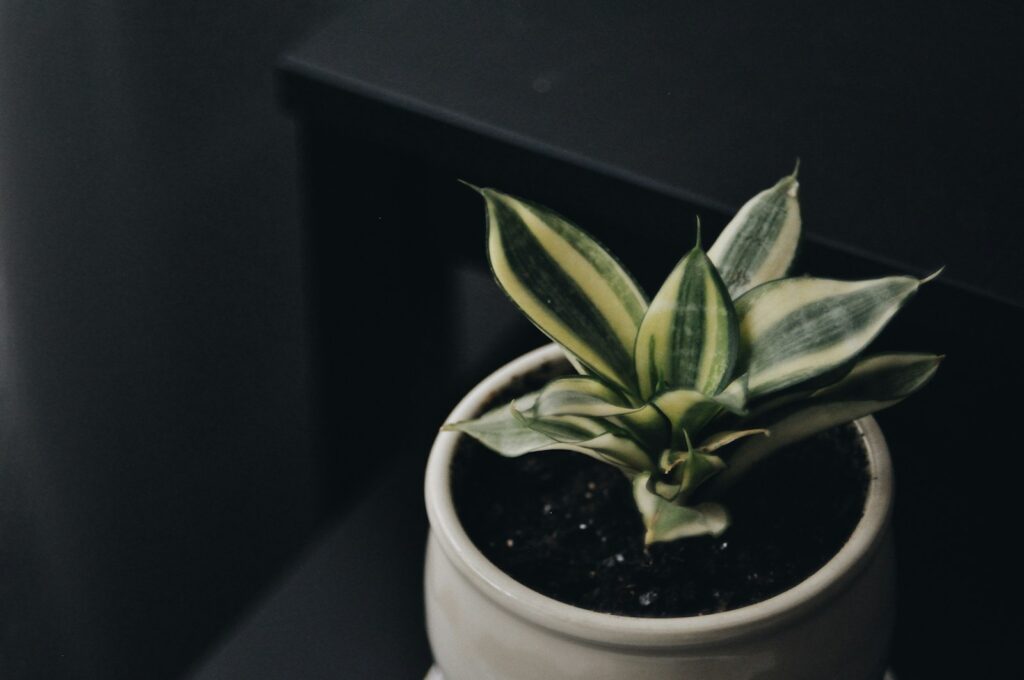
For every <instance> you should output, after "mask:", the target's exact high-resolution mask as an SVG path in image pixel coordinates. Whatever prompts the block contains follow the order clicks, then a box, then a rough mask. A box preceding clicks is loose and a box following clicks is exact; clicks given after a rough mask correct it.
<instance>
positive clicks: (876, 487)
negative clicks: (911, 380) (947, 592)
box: [425, 345, 893, 680]
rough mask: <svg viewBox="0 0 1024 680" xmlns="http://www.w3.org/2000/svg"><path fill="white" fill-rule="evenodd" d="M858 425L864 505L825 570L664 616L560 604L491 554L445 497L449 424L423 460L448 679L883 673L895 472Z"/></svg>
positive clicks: (870, 423) (534, 359)
mask: <svg viewBox="0 0 1024 680" xmlns="http://www.w3.org/2000/svg"><path fill="white" fill-rule="evenodd" d="M560 362H564V359H563V358H562V355H561V352H560V350H559V349H558V348H557V347H556V346H554V345H548V346H546V347H542V348H540V349H538V350H535V351H533V352H530V353H529V354H526V355H524V356H522V357H520V358H518V359H516V360H515V361H513V362H511V363H509V364H507V365H506V366H504V367H502V368H501V369H499V370H498V371H497V372H495V373H494V374H492V375H491V376H489V377H488V378H487V379H486V380H484V381H483V382H481V383H480V384H479V385H477V387H476V388H474V389H473V390H472V391H471V392H470V393H469V394H468V395H467V396H466V398H465V399H463V400H462V402H460V403H459V405H458V406H457V407H456V408H455V410H454V411H453V412H452V414H451V417H450V420H465V419H467V418H471V417H474V416H476V415H478V414H479V413H480V412H481V411H482V409H483V408H484V407H485V406H486V405H487V404H488V402H489V401H490V400H491V398H492V397H493V395H495V394H496V393H497V392H499V391H501V390H502V389H503V388H504V387H505V386H507V385H508V383H509V380H510V379H511V378H513V377H514V376H517V375H522V374H525V373H528V372H531V371H535V370H539V369H541V368H542V367H544V366H545V365H558V364H559V363H560ZM856 426H857V429H858V431H859V432H860V435H861V436H862V437H863V438H864V442H865V444H866V446H867V452H868V460H869V466H870V473H871V481H870V484H869V488H868V495H867V501H866V507H865V509H864V515H863V517H862V518H861V520H860V522H859V523H858V524H857V527H856V528H855V530H854V532H853V534H852V535H851V536H850V539H849V540H848V541H847V543H846V544H845V545H844V546H843V547H842V549H841V550H840V551H839V552H838V553H837V554H836V555H835V556H834V557H833V558H832V559H831V560H830V561H829V562H828V563H827V564H825V566H823V567H822V568H821V569H819V570H818V571H817V572H815V573H814V574H812V575H811V576H810V577H808V578H807V579H806V580H805V581H803V582H802V583H800V584H799V585H797V586H795V587H793V588H791V589H790V590H787V591H785V592H783V593H781V594H779V595H776V596H775V597H772V598H770V599H768V600H765V601H763V602H759V603H757V604H753V605H750V606H747V607H742V608H740V609H734V610H731V611H726V612H722V613H718V614H710V615H706V616H693V617H680V618H662V619H653V618H634V617H627V616H615V615H611V614H601V613H598V612H594V611H590V610H586V609H581V608H578V607H574V606H572V605H568V604H564V603H562V602H558V601H556V600H553V599H551V598H549V597H546V596H544V595H541V594H539V593H537V592H535V591H533V590H530V589H529V588H527V587H526V586H524V585H522V584H521V583H519V582H517V581H515V580H513V579H512V578H511V577H510V576H508V575H507V574H505V573H504V572H502V571H501V570H499V569H498V568H497V567H496V566H495V565H493V564H492V563H491V562H489V561H488V560H487V558H485V557H484V556H483V555H482V554H481V553H480V551H479V550H478V549H477V548H476V546H475V545H473V543H472V542H471V541H470V539H469V537H468V536H467V535H466V532H465V531H464V530H463V528H462V525H461V524H460V523H459V520H458V518H457V516H456V514H455V508H454V507H453V505H452V499H451V494H450V493H449V470H450V467H451V459H452V455H453V454H454V452H455V449H456V443H457V441H458V437H459V436H460V435H458V434H456V433H451V432H442V433H441V434H439V435H438V437H437V440H436V441H435V442H434V446H433V449H432V450H431V452H430V461H429V463H428V464H427V474H426V504H427V514H428V516H429V518H430V526H431V532H430V538H429V541H428V545H427V557H426V573H425V596H426V610H427V630H428V633H429V636H430V645H431V648H432V649H433V652H434V659H435V662H436V664H437V666H438V667H439V669H440V671H441V672H442V673H443V674H444V678H445V680H486V679H490V678H495V679H497V678H501V679H506V678H507V679H509V680H511V679H522V680H560V679H563V678H565V679H569V678H579V679H582V678H586V679H588V680H600V679H604V678H608V679H612V678H614V679H615V680H621V679H622V678H631V679H637V680H640V679H647V678H673V679H681V680H879V679H880V678H882V676H883V674H884V669H885V660H886V656H887V649H888V643H889V638H890V634H891V631H892V622H893V552H892V542H891V536H890V534H891V532H890V530H889V523H890V512H891V508H892V494H893V479H892V469H891V463H890V460H889V452H888V449H887V447H886V444H885V440H884V439H883V437H882V433H881V431H880V430H879V429H878V425H877V423H876V422H875V421H874V419H873V418H863V419H861V420H858V421H857V422H856Z"/></svg>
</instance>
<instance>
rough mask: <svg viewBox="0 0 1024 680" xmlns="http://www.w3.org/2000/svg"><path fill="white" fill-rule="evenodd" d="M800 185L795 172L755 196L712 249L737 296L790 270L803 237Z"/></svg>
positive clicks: (719, 271)
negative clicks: (798, 191)
mask: <svg viewBox="0 0 1024 680" xmlns="http://www.w3.org/2000/svg"><path fill="white" fill-rule="evenodd" d="M798 187H799V184H798V183H797V181H796V174H795V173H794V174H793V175H790V176H788V177H783V178H782V179H781V180H779V182H778V183H777V184H776V185H775V186H773V187H772V188H771V189H767V190H765V191H762V192H761V193H759V194H758V195H756V196H754V197H753V198H752V199H750V200H749V201H747V203H746V204H745V205H744V206H743V207H742V208H740V210H739V212H738V213H736V216H735V217H734V218H733V219H732V221H731V222H729V224H728V225H727V226H726V227H725V229H724V230H723V231H722V233H721V235H719V237H718V240H716V241H715V244H714V245H713V246H711V250H709V251H708V256H709V257H710V258H711V261H712V262H714V263H715V266H716V267H717V268H718V273H719V274H721V276H722V280H723V281H724V282H725V285H726V286H727V287H728V289H729V293H730V294H731V295H732V297H733V298H734V299H735V298H738V297H739V296H740V295H742V294H743V293H745V292H746V291H748V290H750V289H751V288H753V287H754V286H758V285H760V284H762V283H765V282H767V281H773V280H775V279H779V278H782V277H783V276H785V275H786V272H788V271H789V267H790V265H791V264H792V263H793V257H794V256H795V255H796V247H797V242H798V241H799V240H800V202H799V200H798V199H797V188H798Z"/></svg>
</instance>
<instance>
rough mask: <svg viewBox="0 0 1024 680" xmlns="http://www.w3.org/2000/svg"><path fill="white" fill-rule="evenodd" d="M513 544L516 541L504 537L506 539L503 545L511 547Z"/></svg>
mask: <svg viewBox="0 0 1024 680" xmlns="http://www.w3.org/2000/svg"><path fill="white" fill-rule="evenodd" d="M515 544H516V542H515V541H513V540H512V539H511V538H506V539H505V545H506V546H507V547H509V548H511V547H512V546H514V545H515Z"/></svg>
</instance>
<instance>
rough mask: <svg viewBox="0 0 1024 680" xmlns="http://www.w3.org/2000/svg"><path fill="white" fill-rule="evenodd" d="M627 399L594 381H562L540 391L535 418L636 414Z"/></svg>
mask: <svg viewBox="0 0 1024 680" xmlns="http://www.w3.org/2000/svg"><path fill="white" fill-rule="evenodd" d="M634 409H635V407H634V406H632V405H630V404H629V402H628V401H627V400H626V399H625V397H624V396H623V395H621V394H619V393H618V392H617V391H615V390H614V389H612V388H611V387H609V386H608V385H606V384H605V383H603V382H601V381H600V380H596V379H594V378H589V377H585V376H579V377H572V378H559V379H558V380H554V381H552V382H550V383H548V384H547V385H546V386H545V387H544V389H542V390H541V391H540V395H539V396H538V397H537V400H536V402H535V403H534V405H533V407H532V413H533V414H534V415H535V416H560V415H574V416H609V415H618V414H622V413H626V412H629V411H632V410H634Z"/></svg>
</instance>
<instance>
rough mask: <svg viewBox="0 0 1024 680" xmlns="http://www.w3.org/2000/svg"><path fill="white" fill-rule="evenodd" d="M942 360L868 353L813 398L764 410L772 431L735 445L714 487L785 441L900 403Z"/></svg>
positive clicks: (723, 484) (929, 356) (727, 482)
mask: <svg viewBox="0 0 1024 680" xmlns="http://www.w3.org/2000/svg"><path fill="white" fill-rule="evenodd" d="M941 360H942V357H940V356H936V355H934V354H880V355H877V356H873V357H868V358H865V359H862V360H861V361H859V362H857V364H856V365H855V366H854V368H853V370H851V371H850V372H849V373H848V374H847V375H846V377H845V378H843V379H842V380H840V381H839V382H837V383H835V384H834V385H830V386H828V387H825V388H822V389H819V390H817V391H815V392H814V393H812V394H811V396H810V397H809V398H808V399H807V400H805V401H802V402H797V403H790V404H787V405H785V406H783V407H781V408H780V409H778V410H777V411H775V412H770V413H766V414H764V415H763V416H762V420H763V422H764V424H765V426H766V427H767V428H768V430H769V432H770V436H769V437H767V438H760V437H758V438H756V439H751V440H749V441H747V442H745V443H744V444H743V445H741V446H739V447H738V448H737V449H735V451H734V452H733V453H732V454H731V455H730V456H729V457H728V463H729V468H728V469H727V470H726V471H725V472H724V473H722V474H721V475H719V476H718V477H717V478H716V479H715V481H714V482H713V484H712V491H713V492H720V491H721V490H722V489H724V488H725V487H727V486H729V485H730V484H732V483H733V482H734V481H735V480H737V479H739V478H740V477H741V476H742V475H744V474H745V473H746V472H747V471H749V470H750V468H751V467H753V466H754V465H755V464H757V463H758V462H760V461H761V460H763V459H764V458H766V457H767V456H769V455H770V454H772V453H774V452H775V451H777V450H779V449H780V448H782V447H784V446H788V445H790V444H793V443H795V442H798V441H800V440H802V439H805V438H807V437H809V436H811V435H813V434H816V433H818V432H821V431H823V430H827V429H828V428H830V427H834V426H836V425H841V424H843V423H847V422H850V421H851V420H856V419H857V418H862V417H864V416H866V415H870V414H872V413H875V412H877V411H880V410H882V409H884V408H888V407H889V406H892V405H893V404H897V403H899V402H900V401H902V400H903V399H905V398H906V397H908V396H910V395H911V394H913V393H914V392H916V391H917V390H919V389H921V387H923V386H924V385H925V384H926V383H927V382H928V381H929V380H931V378H932V376H933V375H935V371H936V370H937V369H938V366H939V363H940V361H941Z"/></svg>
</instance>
